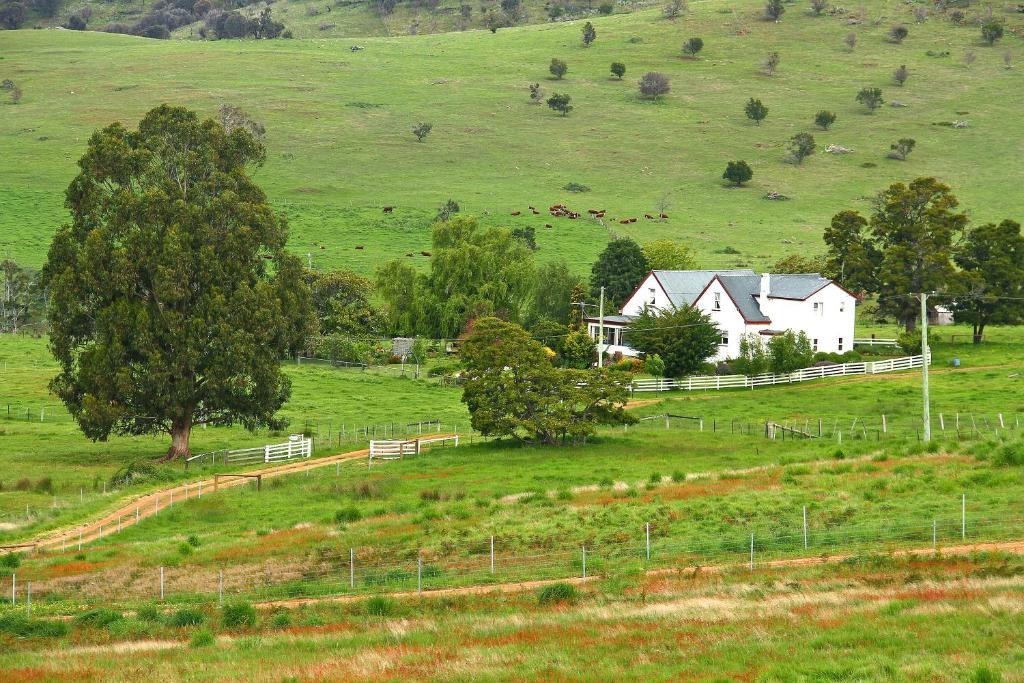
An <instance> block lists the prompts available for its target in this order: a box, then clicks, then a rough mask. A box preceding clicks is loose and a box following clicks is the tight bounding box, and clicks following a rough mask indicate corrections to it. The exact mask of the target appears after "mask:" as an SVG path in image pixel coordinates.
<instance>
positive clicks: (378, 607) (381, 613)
mask: <svg viewBox="0 0 1024 683" xmlns="http://www.w3.org/2000/svg"><path fill="white" fill-rule="evenodd" d="M364 609H365V611H366V613H367V614H369V615H370V616H374V617H389V616H391V615H393V614H394V613H395V612H396V611H397V604H396V603H395V601H394V600H392V599H391V598H387V597H384V596H383V595H375V596H373V597H372V598H370V599H369V600H367V601H366V605H365V608H364Z"/></svg>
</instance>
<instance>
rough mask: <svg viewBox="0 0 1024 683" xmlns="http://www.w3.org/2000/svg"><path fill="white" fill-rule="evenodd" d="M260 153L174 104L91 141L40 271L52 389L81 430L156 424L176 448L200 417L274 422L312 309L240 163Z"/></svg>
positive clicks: (245, 137)
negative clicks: (66, 217) (54, 371)
mask: <svg viewBox="0 0 1024 683" xmlns="http://www.w3.org/2000/svg"><path fill="white" fill-rule="evenodd" d="M263 158H264V150H263V146H262V145H261V144H260V142H259V141H258V140H256V139H255V138H254V137H253V136H252V134H251V133H250V132H248V131H247V130H244V129H238V130H234V131H232V132H231V133H230V134H229V133H226V132H225V131H224V128H223V127H222V126H221V125H220V124H219V123H217V122H215V121H213V120H211V119H207V120H200V118H199V117H198V116H197V115H196V114H195V113H194V112H192V111H189V110H187V109H184V108H180V107H172V106H168V105H163V106H160V107H157V108H156V109H153V110H152V111H150V112H149V113H148V114H146V115H145V117H143V119H142V120H141V121H140V122H139V126H138V129H137V130H135V131H131V130H127V129H126V128H125V127H124V126H122V125H121V124H120V123H114V124H111V125H110V126H107V127H106V128H103V129H102V130H99V131H97V132H96V133H94V134H93V136H92V137H91V138H90V140H89V144H88V148H87V149H86V152H85V154H84V156H83V157H82V158H81V159H80V160H79V162H78V165H79V169H80V171H79V174H78V176H77V177H76V178H75V179H74V180H73V181H72V182H71V185H70V186H69V187H68V190H67V195H66V206H67V208H68V209H69V210H70V212H71V223H70V224H68V225H64V226H62V227H61V228H60V229H59V230H58V231H57V234H56V236H55V237H54V239H53V243H52V244H51V246H50V252H49V257H48V260H47V263H46V266H45V268H44V279H45V283H46V285H47V286H48V287H49V293H50V308H49V322H50V330H51V334H50V347H51V349H52V351H53V353H54V356H55V357H56V359H57V361H58V363H59V364H60V373H59V374H58V375H57V376H56V377H55V378H54V379H53V381H52V382H51V384H50V387H51V389H52V390H53V392H54V393H55V394H56V395H57V396H59V397H60V399H61V400H62V401H63V402H64V404H65V405H66V406H67V408H68V410H69V411H70V412H71V414H72V415H73V416H74V417H75V419H76V420H77V422H78V424H79V426H80V427H81V429H82V431H83V432H84V433H85V434H86V436H88V437H90V438H92V439H98V440H104V439H106V438H107V437H108V436H109V435H110V434H150V433H159V432H166V433H168V434H170V437H171V447H170V449H169V451H168V453H167V457H168V458H174V457H179V456H183V455H186V454H188V452H189V436H190V434H191V431H192V428H193V426H194V425H198V424H203V425H230V424H235V423H239V424H242V425H243V426H245V427H247V428H250V429H254V428H256V427H258V426H278V425H280V424H281V422H280V420H278V419H277V418H276V417H275V413H276V411H277V410H278V408H280V407H281V405H282V404H283V403H284V401H285V400H286V399H287V398H288V395H289V392H290V384H289V381H288V378H287V377H285V376H284V375H283V374H282V372H281V357H282V356H283V355H284V354H286V353H288V352H289V351H291V350H294V349H297V348H299V346H300V345H301V343H302V341H303V339H304V336H305V335H306V333H307V332H308V330H309V323H310V321H311V320H312V319H313V316H312V310H311V306H310V297H309V290H308V288H307V287H306V285H305V283H304V282H303V279H302V266H301V263H300V262H299V260H298V259H297V258H295V257H294V256H293V255H290V254H288V253H287V252H286V251H285V242H286V240H287V227H286V224H285V221H284V219H283V218H282V217H281V216H279V215H278V214H277V213H276V212H275V211H274V210H273V209H272V207H271V206H270V205H269V204H268V203H267V199H266V196H265V195H264V194H263V192H262V191H261V190H260V188H259V187H258V186H257V185H256V184H255V183H253V181H252V180H251V179H250V178H249V175H248V173H247V168H248V167H250V166H252V165H258V164H259V163H261V162H262V161H263Z"/></svg>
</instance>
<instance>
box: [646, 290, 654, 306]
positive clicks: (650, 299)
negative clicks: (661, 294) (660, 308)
mask: <svg viewBox="0 0 1024 683" xmlns="http://www.w3.org/2000/svg"><path fill="white" fill-rule="evenodd" d="M647 294H648V297H647V303H648V304H650V305H651V306H653V305H654V301H655V299H656V295H655V289H654V287H649V288H648V289H647Z"/></svg>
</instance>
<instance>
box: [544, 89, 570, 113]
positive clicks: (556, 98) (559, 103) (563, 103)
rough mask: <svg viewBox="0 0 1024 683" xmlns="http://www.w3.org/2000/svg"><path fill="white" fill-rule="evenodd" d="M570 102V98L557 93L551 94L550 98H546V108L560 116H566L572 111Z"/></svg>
mask: <svg viewBox="0 0 1024 683" xmlns="http://www.w3.org/2000/svg"><path fill="white" fill-rule="evenodd" d="M570 102H572V97H570V96H569V95H562V94H559V93H552V94H551V97H549V98H548V106H549V107H551V108H552V109H554V110H555V111H557V112H560V113H561V114H562V116H568V115H569V112H571V111H572V110H573V106H572V105H571V104H569V103H570Z"/></svg>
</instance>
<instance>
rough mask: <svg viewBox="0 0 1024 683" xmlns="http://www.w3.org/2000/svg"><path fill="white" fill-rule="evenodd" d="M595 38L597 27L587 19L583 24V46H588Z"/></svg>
mask: <svg viewBox="0 0 1024 683" xmlns="http://www.w3.org/2000/svg"><path fill="white" fill-rule="evenodd" d="M595 40H597V29H595V28H594V25H593V24H591V23H590V22H589V21H588V22H587V23H586V24H584V25H583V47H590V44H591V43H592V42H594V41H595Z"/></svg>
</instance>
